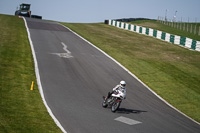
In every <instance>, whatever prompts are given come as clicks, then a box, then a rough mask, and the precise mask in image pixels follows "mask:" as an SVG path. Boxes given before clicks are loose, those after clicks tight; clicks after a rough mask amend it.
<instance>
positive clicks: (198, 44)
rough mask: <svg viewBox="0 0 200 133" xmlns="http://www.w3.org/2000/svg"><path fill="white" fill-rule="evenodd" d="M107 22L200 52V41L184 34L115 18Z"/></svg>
mask: <svg viewBox="0 0 200 133" xmlns="http://www.w3.org/2000/svg"><path fill="white" fill-rule="evenodd" d="M107 23H108V24H109V25H112V26H115V27H118V28H121V29H125V30H129V31H132V32H137V33H140V34H145V35H148V36H152V37H155V38H157V39H161V40H164V41H167V42H170V43H173V44H177V45H181V46H184V47H186V48H189V49H192V50H196V51H199V52H200V41H196V40H193V39H190V38H187V37H182V36H177V35H173V34H169V33H165V32H162V31H159V30H155V29H151V28H146V27H142V26H137V25H133V24H128V23H124V22H120V21H115V20H108V21H107Z"/></svg>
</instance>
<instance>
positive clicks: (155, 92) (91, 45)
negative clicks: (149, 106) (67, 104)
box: [58, 23, 200, 125]
mask: <svg viewBox="0 0 200 133" xmlns="http://www.w3.org/2000/svg"><path fill="white" fill-rule="evenodd" d="M58 24H60V25H62V26H63V27H65V28H67V29H68V30H70V31H71V32H72V33H74V34H75V35H77V36H78V37H80V38H81V39H83V40H84V41H86V42H87V43H89V44H90V45H91V46H93V47H94V48H96V49H97V50H99V51H101V52H102V53H103V54H105V55H106V56H107V57H109V58H110V59H111V60H113V61H114V62H115V63H117V64H118V65H119V66H120V67H122V68H123V69H124V70H125V71H127V72H128V73H129V74H130V75H131V76H133V77H134V78H135V79H137V80H138V81H139V82H140V83H141V84H142V85H144V86H145V87H146V88H147V89H148V90H149V91H151V92H152V93H153V94H154V95H155V96H157V97H158V98H159V99H160V100H162V101H163V102H164V103H165V104H167V105H168V106H169V107H171V108H173V109H174V110H176V111H177V112H179V113H180V114H182V115H183V116H185V117H186V118H188V119H190V120H191V121H193V122H195V123H196V124H198V125H200V123H199V122H197V121H196V120H194V119H192V118H191V117H189V116H187V115H186V114H184V113H183V112H181V111H180V110H178V109H177V108H175V107H174V106H172V105H171V104H170V103H168V102H167V101H166V100H165V99H163V98H162V97H160V96H159V95H158V94H157V93H156V92H154V91H153V90H152V89H151V88H150V87H148V86H147V85H146V84H145V83H143V82H142V81H141V80H140V79H139V78H138V77H136V76H135V75H134V74H133V73H131V72H130V71H129V70H128V69H127V68H125V67H124V66H123V65H122V64H120V63H119V62H118V61H117V60H115V59H114V58H112V57H111V56H110V55H108V54H107V53H105V52H104V51H103V50H101V49H100V48H98V47H97V46H95V45H94V44H92V43H91V42H89V41H88V40H86V39H85V38H83V37H82V36H80V35H79V34H77V33H76V32H74V31H72V30H71V29H70V28H68V27H66V26H65V25H63V24H61V23H58Z"/></svg>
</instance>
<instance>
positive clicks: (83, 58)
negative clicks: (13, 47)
mask: <svg viewBox="0 0 200 133" xmlns="http://www.w3.org/2000/svg"><path fill="white" fill-rule="evenodd" d="M26 21H27V24H28V27H29V31H30V35H31V39H32V42H33V46H34V49H35V54H36V58H37V62H38V68H39V74H40V79H41V84H42V88H43V91H44V96H45V99H46V102H47V104H48V106H49V107H50V109H51V111H52V112H53V114H54V116H55V117H56V118H57V120H58V121H59V122H60V124H61V125H62V127H63V128H64V129H65V130H66V131H67V132H68V133H200V125H198V124H197V123H195V122H193V121H192V120H190V119H188V118H187V117H185V116H183V115H182V114H180V113H178V112H177V111H175V110H174V109H172V108H171V107H169V106H168V105H167V104H165V103H164V102H163V101H162V100H160V99H159V98H157V97H156V96H155V95H154V94H153V93H152V92H150V91H149V90H148V89H147V88H146V87H144V86H143V85H142V84H141V83H140V82H139V81H137V80H136V79H135V78H133V77H132V76H131V75H130V74H129V73H128V72H126V71H125V70H124V69H123V68H122V67H120V66H119V65H117V64H116V63H115V62H114V61H113V60H111V59H110V58H108V57H107V56H106V55H104V54H103V53H102V52H100V51H99V50H97V49H96V48H94V47H93V46H92V45H90V44H89V43H88V42H86V41H84V40H83V39H81V38H80V37H78V36H77V35H75V34H74V33H72V32H71V31H69V30H68V29H67V28H65V27H63V26H62V25H59V24H57V23H54V22H49V21H43V20H37V19H30V18H26ZM120 80H125V81H126V82H127V99H126V100H124V101H123V102H122V104H121V106H120V109H119V111H117V112H116V113H112V112H111V109H110V108H106V109H105V108H103V107H102V105H101V104H102V96H105V95H107V92H108V91H110V90H111V89H112V88H113V87H115V85H117V84H118V83H119V82H120Z"/></svg>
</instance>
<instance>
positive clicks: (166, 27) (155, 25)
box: [131, 20, 200, 41]
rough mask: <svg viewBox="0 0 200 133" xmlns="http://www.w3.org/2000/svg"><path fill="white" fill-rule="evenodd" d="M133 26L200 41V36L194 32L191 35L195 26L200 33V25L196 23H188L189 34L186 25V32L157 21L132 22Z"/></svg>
mask: <svg viewBox="0 0 200 133" xmlns="http://www.w3.org/2000/svg"><path fill="white" fill-rule="evenodd" d="M131 24H135V25H139V26H143V27H148V28H152V29H156V30H160V31H163V32H166V33H170V34H174V35H179V36H183V37H188V38H191V39H194V40H198V41H200V36H199V35H198V34H193V33H194V32H193V33H190V26H191V25H192V27H193V30H194V27H195V25H197V28H196V33H198V32H199V31H198V28H199V27H200V23H197V24H196V23H186V24H189V27H188V28H189V32H187V30H186V29H187V26H186V25H185V30H183V28H182V29H180V28H178V29H177V28H174V27H171V26H169V25H165V24H162V23H160V22H157V21H156V20H140V21H132V22H131ZM179 24H180V23H179ZM179 27H180V26H179ZM182 27H183V25H182Z"/></svg>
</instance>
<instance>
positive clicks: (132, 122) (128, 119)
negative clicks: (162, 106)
mask: <svg viewBox="0 0 200 133" xmlns="http://www.w3.org/2000/svg"><path fill="white" fill-rule="evenodd" d="M115 120H116V121H119V122H122V123H125V124H128V125H136V124H141V123H142V122H140V121H136V120H133V119H130V118H126V117H123V116H120V117H118V118H116V119H115Z"/></svg>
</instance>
